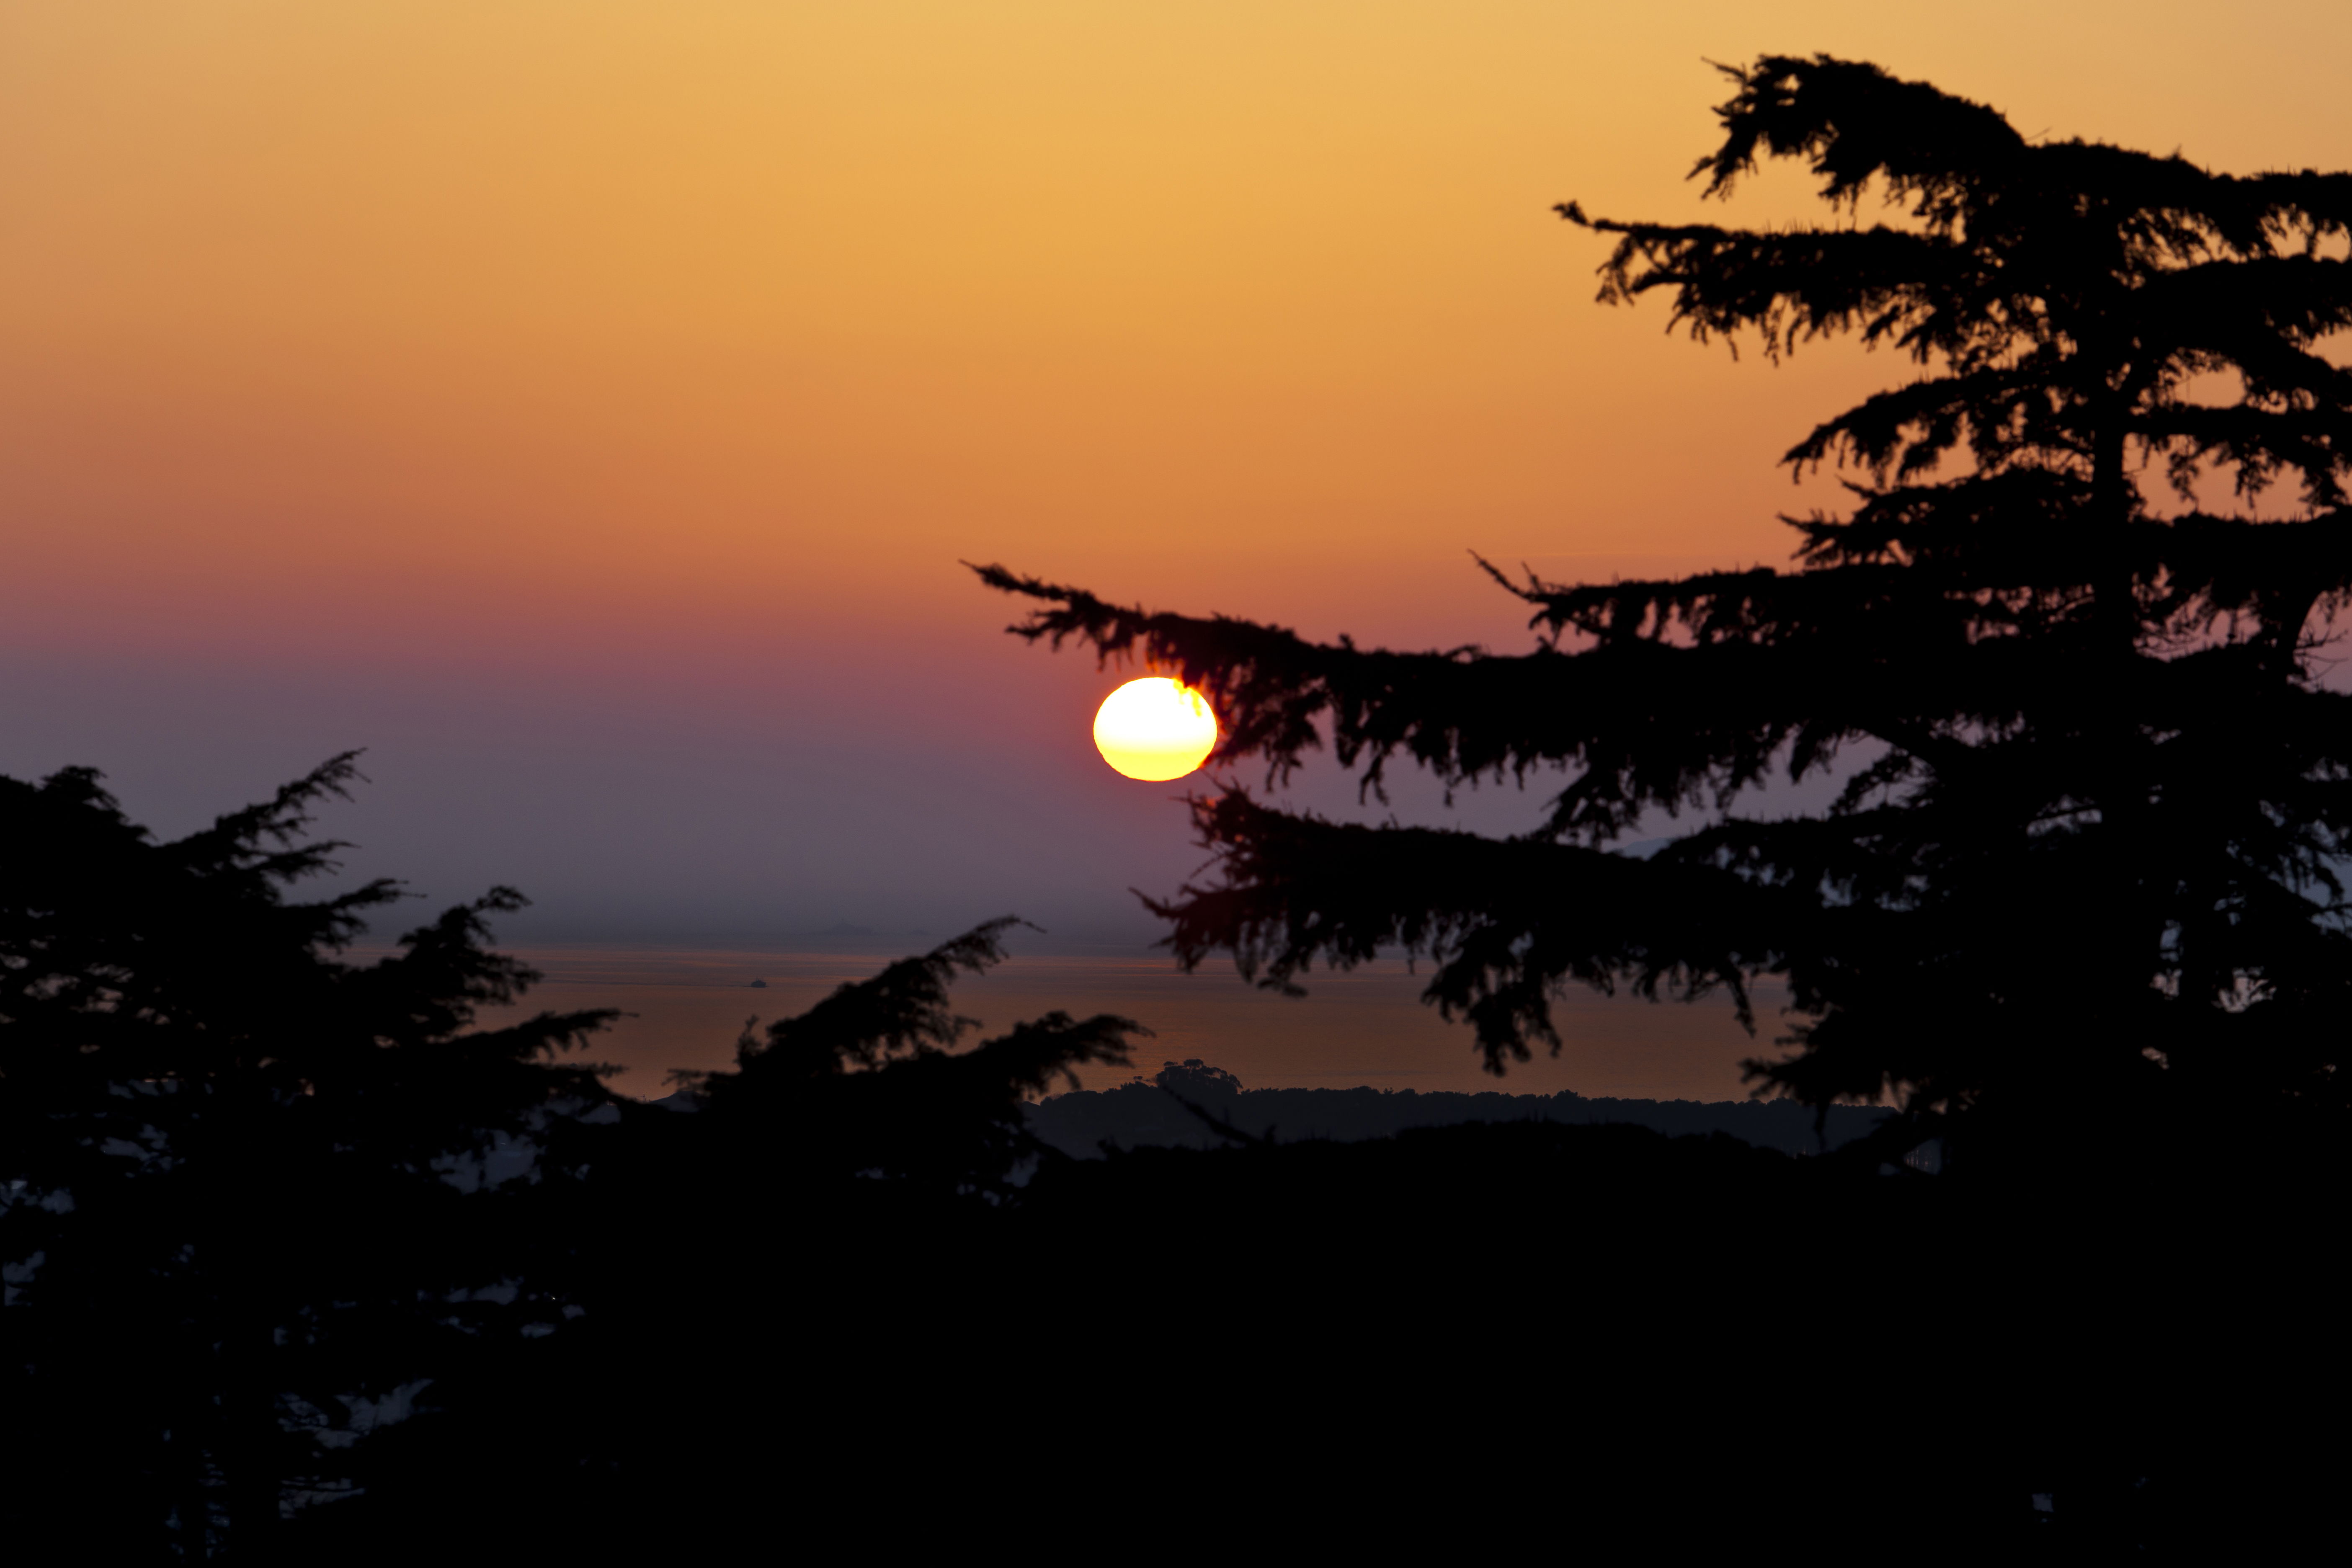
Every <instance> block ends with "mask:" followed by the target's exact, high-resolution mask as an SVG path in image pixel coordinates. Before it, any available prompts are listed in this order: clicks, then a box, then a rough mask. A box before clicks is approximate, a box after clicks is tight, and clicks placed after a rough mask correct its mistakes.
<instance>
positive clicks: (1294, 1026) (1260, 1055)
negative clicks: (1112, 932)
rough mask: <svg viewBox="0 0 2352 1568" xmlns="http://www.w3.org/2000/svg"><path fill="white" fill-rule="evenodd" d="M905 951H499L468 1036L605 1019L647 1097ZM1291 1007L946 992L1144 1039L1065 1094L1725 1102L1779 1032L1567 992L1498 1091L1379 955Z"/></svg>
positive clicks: (1261, 993)
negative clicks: (1416, 1093)
mask: <svg viewBox="0 0 2352 1568" xmlns="http://www.w3.org/2000/svg"><path fill="white" fill-rule="evenodd" d="M923 945H926V944H923V943H910V944H908V945H904V946H895V945H894V946H891V947H887V948H885V947H884V946H882V945H880V944H878V943H877V944H873V945H872V946H870V948H868V949H866V950H863V951H845V950H839V949H837V948H831V944H828V947H829V948H831V950H819V951H793V950H791V949H771V948H749V947H745V948H698V947H697V948H690V947H645V946H623V945H610V946H600V945H572V946H542V947H529V946H518V947H516V948H514V949H512V950H511V951H513V952H515V954H516V956H518V957H520V958H521V959H523V960H524V961H525V962H526V963H530V965H531V966H532V967H533V968H534V969H537V970H538V971H539V972H540V973H541V975H542V977H543V978H542V979H541V982H540V983H539V984H537V985H536V986H534V987H533V988H532V990H531V991H530V994H529V995H528V996H527V997H526V998H524V999H523V1001H522V1002H521V1003H520V1005H518V1006H517V1007H515V1008H513V1009H499V1010H493V1011H489V1012H486V1013H485V1014H484V1016H483V1017H482V1019H481V1022H483V1023H485V1024H492V1023H496V1022H499V1020H500V1019H501V1017H503V1016H511V1015H513V1014H517V1013H522V1012H533V1011H538V1010H541V1009H547V1010H551V1011H568V1010H571V1009H574V1008H592V1007H593V1008H604V1007H611V1008H618V1009H619V1010H620V1011H621V1013H622V1015H623V1016H621V1017H620V1018H619V1019H618V1020H617V1021H615V1022H614V1025H613V1026H611V1027H610V1028H609V1029H608V1030H606V1031H605V1032H604V1034H602V1035H600V1036H598V1037H595V1039H594V1040H593V1042H592V1044H591V1045H590V1047H588V1049H587V1051H586V1052H585V1055H586V1056H587V1058H589V1059H592V1060H595V1061H601V1062H607V1063H611V1064H613V1065H614V1066H615V1067H617V1068H620V1069H621V1070H620V1072H619V1073H618V1075H617V1076H616V1077H615V1078H614V1079H613V1080H612V1081H613V1087H614V1089H618V1090H619V1091H621V1092H622V1093H625V1094H628V1095H631V1096H634V1097H635V1098H639V1099H648V1100H650V1099H657V1098H659V1097H661V1096H662V1095H665V1094H667V1093H668V1092H669V1091H670V1088H671V1085H670V1083H669V1082H668V1078H669V1074H670V1073H671V1072H672V1071H673V1070H677V1069H683V1070H688V1071H696V1070H708V1069H712V1068H720V1069H723V1068H730V1067H732V1066H733V1065H734V1062H735V1059H736V1050H737V1042H738V1040H739V1038H740V1037H741V1035H742V1034H743V1032H744V1030H745V1029H746V1028H747V1027H749V1028H757V1027H758V1026H762V1025H764V1024H766V1023H769V1022H771V1021H772V1020H775V1019H778V1018H782V1017H788V1016H792V1015H793V1014H796V1013H799V1012H801V1011H802V1010H803V1009H805V1008H806V1007H808V1006H809V1005H812V1004H814V1002H816V1001H817V1000H819V999H820V998H821V997H823V996H824V995H825V994H827V993H828V992H830V991H832V990H833V989H834V987H835V986H837V985H841V984H845V983H847V982H850V981H855V980H861V979H864V978H866V977H867V976H869V975H871V974H873V973H876V972H877V970H879V969H880V968H881V967H882V966H883V965H884V964H886V963H889V962H891V961H892V960H894V959H896V958H899V957H903V956H905V955H906V953H907V952H909V951H919V950H920V947H921V946H923ZM1303 978H1304V984H1306V987H1307V994H1306V995H1304V996H1297V997H1293V996H1283V995H1279V994H1274V993H1271V992H1268V991H1265V990H1262V989H1258V988H1256V987H1254V986H1252V985H1251V984H1248V983H1247V982H1246V981H1244V979H1242V977H1241V976H1240V975H1239V974H1238V973H1235V972H1234V968H1233V966H1232V965H1231V963H1221V962H1211V963H1203V964H1202V966H1201V967H1200V968H1199V969H1198V970H1197V971H1194V972H1193V973H1185V972H1184V971H1182V970H1181V969H1180V968H1179V967H1178V966H1177V965H1176V964H1175V963H1174V962H1173V961H1172V960H1171V959H1170V958H1169V957H1168V956H1167V955H1166V954H1164V953H1151V952H1132V951H1109V952H1066V953H1057V954H1046V955H1017V956H1015V957H1014V958H1013V959H1011V960H1010V961H1008V962H1006V963H1003V965H1001V966H999V967H998V968H996V969H994V970H992V971H991V972H990V973H986V974H984V975H978V976H967V977H964V978H962V979H961V980H959V982H958V983H957V985H956V988H955V992H954V1005H955V1008H956V1010H957V1011H958V1012H959V1013H961V1014H964V1015H966V1016H971V1017H972V1018H975V1019H977V1020H979V1025H980V1026H979V1029H978V1030H977V1031H976V1032H975V1033H974V1034H973V1035H971V1036H968V1037H967V1038H968V1039H980V1038H984V1037H987V1036H988V1035H991V1034H994V1033H997V1032H1000V1031H1002V1030H1004V1029H1006V1028H1009V1027H1010V1026H1013V1024H1015V1023H1017V1022H1019V1021H1021V1020H1022V1019H1024V1018H1034V1017H1036V1016H1039V1015H1041V1014H1045V1013H1048V1012H1052V1011H1055V1010H1056V1009H1058V1010H1060V1011H1062V1012H1066V1013H1069V1014H1073V1015H1075V1016H1080V1017H1084V1016H1089V1015H1092V1014H1097V1013H1117V1014H1120V1015H1122V1016H1127V1017H1130V1018H1133V1019H1135V1020H1136V1021H1138V1022H1139V1023H1140V1024H1142V1025H1144V1026H1146V1027H1147V1028H1149V1029H1150V1030H1151V1031H1152V1034H1151V1036H1150V1037H1149V1038H1144V1039H1139V1040H1138V1041H1137V1042H1136V1046H1135V1049H1134V1052H1133V1061H1132V1065H1131V1066H1129V1067H1126V1068H1113V1067H1098V1068H1087V1069H1083V1070H1082V1071H1081V1072H1080V1074H1079V1075H1078V1083H1077V1084H1076V1087H1081V1088H1087V1089H1104V1088H1108V1087H1110V1086H1111V1085H1113V1084H1117V1083H1120V1082H1123V1081H1125V1080H1127V1079H1129V1078H1132V1077H1135V1076H1139V1075H1140V1076H1145V1077H1149V1076H1150V1074H1151V1073H1153V1072H1155V1071H1157V1070H1158V1069H1159V1068H1160V1064H1161V1063H1162V1062H1164V1061H1178V1062H1181V1061H1185V1060H1188V1059H1193V1058H1197V1059H1199V1060H1201V1061H1202V1062H1205V1063H1207V1064H1208V1065H1210V1066H1212V1067H1216V1068H1223V1069H1224V1070H1225V1071H1227V1072H1230V1073H1233V1074H1234V1076H1236V1077H1237V1078H1239V1079H1241V1080H1242V1083H1243V1085H1244V1087H1246V1088H1250V1089H1315V1088H1331V1089H1345V1088H1354V1087H1357V1086H1359V1085H1365V1086H1370V1087H1372V1088H1375V1089H1421V1090H1424V1091H1426V1090H1431V1089H1453V1090H1462V1091H1473V1092H1475V1091H1476V1090H1480V1089H1503V1090H1506V1091H1507V1092H1510V1093H1515V1094H1551V1093H1556V1092H1558V1091H1559V1090H1560V1089H1570V1090H1573V1091H1575V1092H1577V1093H1579V1094H1583V1095H1588V1096H1594V1097H1600V1096H1614V1097H1619V1098H1624V1099H1638V1100H1740V1099H1744V1098H1746V1096H1747V1092H1748V1089H1747V1086H1746V1085H1744V1084H1743V1083H1742V1081H1741V1072H1740V1064H1741V1062H1742V1061H1743V1060H1744V1059H1746V1058H1752V1057H1758V1056H1767V1057H1769V1056H1775V1055H1778V1054H1779V1052H1778V1050H1777V1049H1776V1047H1774V1046H1773V1043H1772V1042H1773V1037H1774V1036H1776V1035H1779V1034H1782V1033H1785V1032H1786V1026H1785V1025H1784V1023H1783V1021H1782V1019H1781V1017H1780V1006H1781V1005H1782V1003H1783V1002H1784V1000H1785V995H1784V994H1783V993H1782V992H1780V990H1778V989H1777V988H1775V987H1769V986H1768V987H1764V988H1761V989H1759V992H1758V994H1757V995H1756V1004H1757V1028H1756V1032H1755V1033H1754V1034H1753V1035H1750V1034H1748V1032H1747V1031H1745V1030H1743V1029H1742V1028H1741V1026H1740V1025H1739V1021H1738V1018H1737V1016H1735V1015H1734V1012H1733V1009H1732V1006H1731V1004H1730V1001H1729V1000H1728V998H1727V997H1724V996H1722V995H1720V994H1718V995H1716V996H1712V997H1708V998H1705V999H1702V1000H1700V1001H1697V1002H1673V1001H1656V1002H1654V1001H1649V1000H1646V999H1643V998H1642V997H1639V996H1633V995H1628V994H1617V995H1614V996H1608V995H1602V994H1599V993H1596V992H1592V991H1589V990H1586V989H1584V988H1582V987H1577V988H1575V989H1572V990H1570V992H1569V993H1568V994H1566V995H1564V996H1562V997H1561V998H1560V999H1559V1000H1558V1001H1557V1002H1556V1003H1555V1004H1554V1018H1555V1021H1556V1023H1557V1025H1558V1027H1559V1035H1560V1042H1561V1043H1560V1047H1559V1050H1558V1051H1557V1052H1552V1051H1550V1050H1549V1049H1547V1048H1545V1047H1540V1046H1538V1047H1536V1050H1535V1054H1534V1056H1533V1058H1532V1059H1530V1060H1528V1061H1525V1062H1511V1063H1508V1064H1507V1065H1506V1068H1505V1071H1504V1072H1503V1074H1502V1075H1501V1076H1500V1077H1499V1078H1498V1077H1496V1075H1494V1074H1492V1073H1490V1072H1489V1071H1487V1070H1486V1066H1485V1063H1484V1058H1482V1057H1481V1056H1480V1054H1479V1053H1478V1050H1477V1048H1476V1042H1475V1037H1474V1036H1473V1034H1472V1032H1471V1029H1470V1027H1469V1026H1468V1025H1467V1024H1465V1023H1460V1022H1451V1023H1449V1022H1448V1021H1446V1020H1445V1019H1444V1018H1443V1017H1441V1016H1439V1014H1438V1012H1437V1010H1436V1009H1435V1008H1434V1007H1433V1006H1432V1005H1427V1004H1425V1003H1423V1001H1422V1000H1421V993H1422V991H1423V987H1424V986H1425V985H1426V984H1427V983H1428V970H1427V966H1426V964H1425V963H1424V964H1423V965H1421V966H1419V972H1418V973H1416V972H1415V969H1414V967H1413V966H1412V965H1409V964H1408V963H1406V962H1405V961H1404V960H1402V959H1401V958H1384V959H1381V960H1378V961H1375V962H1373V963H1367V964H1364V965H1361V966H1360V967H1358V968H1356V969H1353V970H1349V971H1344V972H1340V973H1324V972H1321V971H1317V972H1315V973H1310V974H1307V975H1306V976H1304V977H1303Z"/></svg>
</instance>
